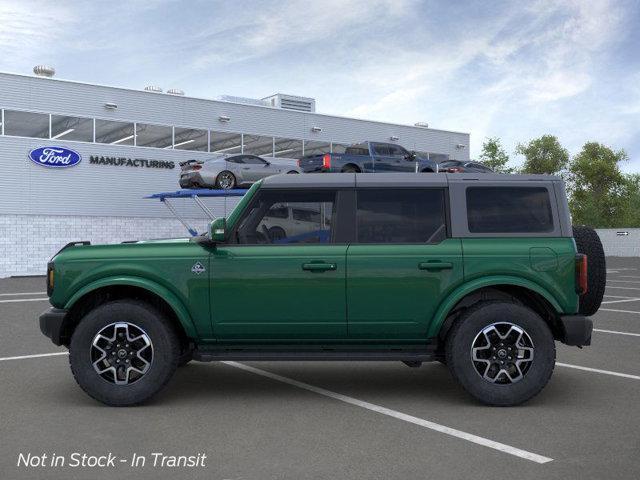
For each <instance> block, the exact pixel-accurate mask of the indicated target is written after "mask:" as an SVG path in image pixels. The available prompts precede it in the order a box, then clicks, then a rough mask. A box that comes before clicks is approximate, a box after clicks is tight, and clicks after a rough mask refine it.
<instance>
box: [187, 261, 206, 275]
mask: <svg viewBox="0 0 640 480" xmlns="http://www.w3.org/2000/svg"><path fill="white" fill-rule="evenodd" d="M206 270H207V269H206V268H204V265H202V264H201V263H200V262H196V263H194V265H193V267H191V271H192V272H193V273H195V274H196V275H200V274H201V273H202V272H205V271H206Z"/></svg>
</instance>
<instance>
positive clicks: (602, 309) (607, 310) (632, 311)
mask: <svg viewBox="0 0 640 480" xmlns="http://www.w3.org/2000/svg"><path fill="white" fill-rule="evenodd" d="M603 303H604V302H603ZM598 311H599V312H602V311H604V312H618V313H633V314H635V315H640V312H636V311H635V310H615V309H613V308H600V309H598Z"/></svg>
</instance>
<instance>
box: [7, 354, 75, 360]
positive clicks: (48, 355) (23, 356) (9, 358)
mask: <svg viewBox="0 0 640 480" xmlns="http://www.w3.org/2000/svg"><path fill="white" fill-rule="evenodd" d="M57 355H69V352H54V353H38V354H37V355H20V356H18V357H2V358H0V362H4V361H5V360H24V359H27V358H40V357H54V356H57Z"/></svg>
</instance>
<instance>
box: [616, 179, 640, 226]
mask: <svg viewBox="0 0 640 480" xmlns="http://www.w3.org/2000/svg"><path fill="white" fill-rule="evenodd" d="M624 182H625V191H624V213H623V215H622V221H621V223H620V225H618V226H620V227H630V228H640V174H637V173H636V174H632V175H627V176H625V179H624Z"/></svg>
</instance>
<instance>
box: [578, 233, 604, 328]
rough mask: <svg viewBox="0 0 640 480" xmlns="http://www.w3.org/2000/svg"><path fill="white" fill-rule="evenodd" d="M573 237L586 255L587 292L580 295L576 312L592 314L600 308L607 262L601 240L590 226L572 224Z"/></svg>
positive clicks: (580, 250)
mask: <svg viewBox="0 0 640 480" xmlns="http://www.w3.org/2000/svg"><path fill="white" fill-rule="evenodd" d="M573 238H574V239H575V241H576V247H577V248H578V252H579V253H583V254H585V255H586V256H587V274H588V276H587V293H586V294H584V295H582V296H581V297H580V307H579V309H578V312H579V313H581V314H582V315H587V316H589V315H593V314H594V313H596V312H597V311H598V309H599V308H600V304H601V303H602V297H603V296H604V288H605V286H606V284H607V264H606V260H605V256H604V249H603V248H602V242H601V241H600V237H598V234H597V233H596V231H595V230H594V229H593V228H591V227H585V226H579V227H577V226H574V227H573Z"/></svg>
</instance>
